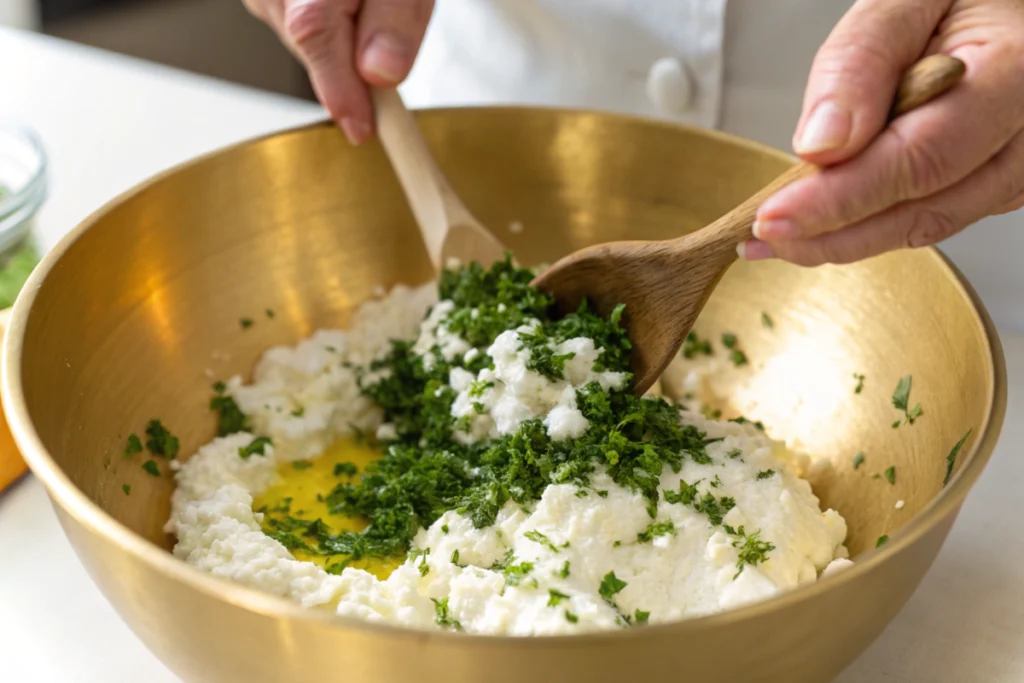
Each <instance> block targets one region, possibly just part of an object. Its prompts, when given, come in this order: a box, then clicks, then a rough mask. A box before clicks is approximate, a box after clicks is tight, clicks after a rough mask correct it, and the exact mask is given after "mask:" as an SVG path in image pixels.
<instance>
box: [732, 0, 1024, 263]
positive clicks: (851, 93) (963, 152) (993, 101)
mask: <svg viewBox="0 0 1024 683" xmlns="http://www.w3.org/2000/svg"><path fill="white" fill-rule="evenodd" d="M934 53H944V54H949V55H952V56H954V57H958V58H959V59H961V60H962V61H963V62H964V63H965V64H966V65H967V71H966V73H965V75H964V78H963V81H962V82H961V83H959V84H958V85H957V86H956V87H955V88H953V89H952V90H951V91H949V92H948V93H945V94H944V95H942V96H941V97H939V98H937V99H936V100H934V101H933V102H930V103H929V104H927V105H925V106H924V107H922V108H920V109H918V110H915V111H912V112H909V113H908V114H905V115H903V116H901V117H900V118H899V119H897V120H895V121H893V122H892V123H891V124H890V125H889V127H888V128H885V125H886V118H887V115H888V112H889V109H890V107H891V105H892V101H893V98H894V96H895V92H896V85H897V83H898V81H899V78H900V76H901V74H902V73H903V72H904V70H906V69H907V68H909V67H910V66H911V65H912V64H913V63H914V62H916V61H917V60H918V59H920V58H921V57H922V56H925V55H928V54H934ZM883 128H885V130H884V131H883ZM793 144H794V149H795V151H796V152H797V154H798V155H799V156H800V157H801V158H803V159H804V160H805V161H808V162H811V163H814V164H817V165H819V166H823V167H826V168H825V170H823V171H822V172H821V173H819V174H816V175H814V176H811V177H808V178H804V179H801V180H798V181H796V182H794V183H793V184H791V185H789V186H787V187H785V188H783V189H782V190H780V191H779V192H777V193H776V194H775V195H773V196H772V197H770V198H769V199H767V200H766V201H765V202H764V203H763V204H762V205H761V207H760V209H759V211H758V214H757V222H756V223H755V225H754V235H755V237H756V238H757V239H754V240H751V241H748V242H746V243H745V244H744V245H742V247H741V249H740V252H741V255H743V257H744V258H746V259H748V260H760V259H765V258H771V257H773V256H774V257H777V258H782V259H785V260H787V261H791V262H793V263H796V264H799V265H805V266H816V265H820V264H823V263H849V262H852V261H857V260H860V259H864V258H868V257H870V256H874V255H876V254H880V253H883V252H886V251H890V250H894V249H900V248H904V247H923V246H927V245H930V244H934V243H936V242H938V241H940V240H943V239H945V238H947V237H950V236H951V235H953V234H955V233H957V232H959V231H960V230H962V229H963V228H965V227H966V226H968V225H970V224H971V223H974V222H975V221H978V220H980V219H982V218H984V217H986V216H989V215H993V214H998V213H1007V212H1009V211H1013V210H1015V209H1019V208H1021V207H1022V206H1024V2H1021V0H858V2H856V3H855V4H854V6H853V7H852V8H851V10H850V11H849V12H848V13H847V15H846V16H845V17H843V19H842V20H841V21H840V22H839V24H838V26H836V28H835V29H834V30H833V32H832V34H831V35H830V36H829V38H828V40H827V41H826V42H825V44H824V45H823V46H822V48H821V50H820V51H819V52H818V55H817V57H816V58H815V61H814V65H813V67H812V69H811V75H810V79H809V81H808V85H807V91H806V93H805V96H804V106H803V114H802V115H801V118H800V122H799V125H798V126H797V130H796V134H795V135H794V143H793Z"/></svg>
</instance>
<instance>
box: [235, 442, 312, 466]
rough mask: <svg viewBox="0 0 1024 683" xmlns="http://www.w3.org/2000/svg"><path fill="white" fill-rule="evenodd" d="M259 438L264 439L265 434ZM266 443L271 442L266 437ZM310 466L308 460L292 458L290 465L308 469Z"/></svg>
mask: <svg viewBox="0 0 1024 683" xmlns="http://www.w3.org/2000/svg"><path fill="white" fill-rule="evenodd" d="M260 438H261V439H266V437H265V436H262V437H260ZM266 443H271V441H270V439H267V440H266ZM249 445H250V446H251V445H252V444H249ZM260 455H263V453H262V452H260ZM312 466H313V463H311V462H310V461H309V460H293V461H292V467H293V468H295V469H297V470H308V469H309V468H310V467H312Z"/></svg>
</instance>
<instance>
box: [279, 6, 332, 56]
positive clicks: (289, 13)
mask: <svg viewBox="0 0 1024 683" xmlns="http://www.w3.org/2000/svg"><path fill="white" fill-rule="evenodd" d="M330 24H331V12H330V7H329V3H328V2H327V0H298V2H291V3H289V4H288V7H287V8H286V10H285V14H284V27H283V28H284V32H285V34H286V35H287V36H288V39H289V40H291V41H292V43H294V44H295V47H297V48H299V49H300V50H307V49H310V48H312V47H315V46H317V45H320V44H322V43H324V42H325V39H326V38H327V37H328V33H329V31H330V30H331V25H330Z"/></svg>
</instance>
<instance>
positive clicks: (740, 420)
mask: <svg viewBox="0 0 1024 683" xmlns="http://www.w3.org/2000/svg"><path fill="white" fill-rule="evenodd" d="M729 422H735V423H736V424H747V423H750V424H752V425H754V427H756V428H757V429H758V430H760V431H762V432H763V431H764V423H763V422H761V421H760V420H758V421H756V422H751V421H750V420H748V419H747V418H745V417H743V416H742V415H740V416H739V417H732V418H729Z"/></svg>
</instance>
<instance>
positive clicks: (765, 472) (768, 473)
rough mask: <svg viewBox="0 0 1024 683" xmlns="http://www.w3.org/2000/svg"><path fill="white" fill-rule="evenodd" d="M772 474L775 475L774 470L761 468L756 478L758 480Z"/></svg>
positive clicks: (768, 477) (767, 477)
mask: <svg viewBox="0 0 1024 683" xmlns="http://www.w3.org/2000/svg"><path fill="white" fill-rule="evenodd" d="M774 476H775V470H761V471H760V472H758V473H757V479H758V480H759V481H760V480H761V479H771V478H772V477H774Z"/></svg>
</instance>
